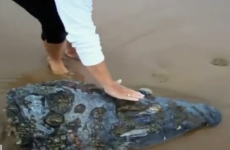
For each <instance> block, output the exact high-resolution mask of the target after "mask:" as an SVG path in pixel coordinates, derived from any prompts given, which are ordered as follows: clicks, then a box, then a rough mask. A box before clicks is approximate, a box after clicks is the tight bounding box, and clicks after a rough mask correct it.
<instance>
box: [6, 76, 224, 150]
mask: <svg viewBox="0 0 230 150" xmlns="http://www.w3.org/2000/svg"><path fill="white" fill-rule="evenodd" d="M141 92H142V93H144V94H145V95H146V97H145V98H144V99H143V100H141V101H139V102H129V101H122V100H116V99H114V98H112V97H110V96H108V95H107V94H105V93H104V92H103V90H101V89H98V88H97V87H96V86H95V85H93V84H87V83H82V82H74V81H67V80H57V81H51V82H46V83H41V84H31V85H27V86H24V87H20V88H16V89H12V90H11V91H10V92H9V93H8V95H7V107H6V114H7V117H8V122H9V127H8V131H9V133H11V132H12V131H13V132H12V133H14V135H15V136H16V138H17V140H18V142H17V144H19V145H20V146H22V147H25V148H28V149H33V150H38V149H40V150H128V149H133V148H144V147H146V146H151V145H155V144H158V143H162V142H164V141H166V140H167V139H172V138H174V137H177V136H180V135H182V134H184V133H186V132H188V131H192V130H194V129H198V128H200V127H204V126H215V125H217V124H219V123H220V122H221V119H222V117H221V113H220V112H219V111H218V110H217V109H215V108H214V107H212V106H209V105H206V104H192V103H188V102H185V101H181V100H171V99H169V98H163V97H154V96H153V95H151V94H149V90H144V89H142V90H141Z"/></svg>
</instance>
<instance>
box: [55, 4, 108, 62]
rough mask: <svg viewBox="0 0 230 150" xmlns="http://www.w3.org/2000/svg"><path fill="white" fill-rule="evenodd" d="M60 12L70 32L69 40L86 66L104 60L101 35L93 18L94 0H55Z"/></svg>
mask: <svg viewBox="0 0 230 150" xmlns="http://www.w3.org/2000/svg"><path fill="white" fill-rule="evenodd" d="M55 3H56V7H57V10H58V14H59V16H60V18H61V20H62V22H63V24H64V26H65V29H66V31H67V33H68V35H67V40H68V41H69V42H70V43H72V46H73V47H74V48H75V49H76V51H77V53H78V55H79V57H80V59H81V62H82V63H83V65H85V66H93V65H97V64H99V63H101V62H102V61H104V55H103V53H102V48H101V43H100V37H99V35H98V34H97V33H96V27H95V25H94V23H93V20H92V10H93V1H92V0H55Z"/></svg>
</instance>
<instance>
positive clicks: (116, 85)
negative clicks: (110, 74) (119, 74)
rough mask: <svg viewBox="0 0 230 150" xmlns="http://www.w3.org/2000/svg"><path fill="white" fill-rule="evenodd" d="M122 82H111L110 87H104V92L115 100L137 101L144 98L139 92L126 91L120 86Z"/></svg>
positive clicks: (126, 89)
mask: <svg viewBox="0 0 230 150" xmlns="http://www.w3.org/2000/svg"><path fill="white" fill-rule="evenodd" d="M121 82H122V80H118V81H115V82H113V83H112V84H110V85H107V86H105V87H104V90H105V92H106V93H107V94H109V95H110V96H112V97H115V98H117V99H123V100H130V101H138V100H139V99H142V98H144V95H143V94H141V93H140V92H137V91H134V90H131V89H128V88H126V87H124V86H122V85H120V84H121Z"/></svg>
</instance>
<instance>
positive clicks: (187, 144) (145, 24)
mask: <svg viewBox="0 0 230 150" xmlns="http://www.w3.org/2000/svg"><path fill="white" fill-rule="evenodd" d="M94 11H95V12H94V18H95V23H96V25H97V26H98V32H99V33H100V35H101V41H102V46H103V50H104V53H105V55H106V61H107V62H108V66H109V68H110V70H111V72H112V74H113V77H114V79H119V78H121V79H122V80H123V82H124V85H126V86H130V87H134V88H135V87H150V88H151V89H153V91H155V93H156V94H160V95H164V96H172V97H182V98H188V100H191V101H195V102H205V103H210V104H212V105H214V106H216V107H218V108H220V109H221V111H222V113H223V117H224V118H223V120H224V121H223V123H222V124H221V125H220V126H218V127H217V128H215V129H208V130H201V131H198V132H195V133H192V134H191V135H190V136H184V137H183V138H178V139H175V140H172V141H170V142H167V143H165V144H161V145H159V146H157V147H154V150H166V149H167V150H168V149H173V150H185V149H186V150H194V149H196V150H203V149H209V150H228V149H229V138H230V130H229V125H230V121H229V120H230V119H229V118H230V109H229V107H230V100H229V99H230V92H229V89H230V67H229V60H230V49H229V48H230V42H229V39H230V28H229V26H230V19H229V15H230V9H229V1H227V0H218V1H217V0H155V1H152V0H145V1H133V0H126V1H122V0H116V1H108V0H100V1H97V0H96V1H95V7H94ZM0 33H1V34H0V36H1V40H0V98H1V100H2V103H1V105H0V106H1V107H0V110H1V109H3V108H4V106H5V96H6V93H7V92H8V90H9V89H10V88H13V87H17V86H22V85H25V84H28V83H36V82H41V81H47V80H54V79H58V78H61V77H57V76H53V75H51V74H50V72H49V70H48V69H47V62H46V55H45V51H44V49H43V47H42V44H41V41H40V26H39V24H38V22H37V21H36V20H35V19H33V18H32V17H31V16H30V15H29V14H27V13H26V12H25V11H24V10H23V9H21V8H20V7H18V6H17V5H16V4H14V3H13V2H12V1H8V0H1V1H0ZM216 58H217V60H216V61H215V62H213V60H214V59H216ZM65 61H66V64H67V66H68V68H70V69H71V70H73V71H74V72H78V73H79V74H81V75H79V76H78V75H77V77H76V78H75V79H76V80H85V81H88V82H95V81H94V80H93V79H92V78H91V77H90V76H89V74H88V73H87V71H86V70H85V69H84V67H82V65H81V64H80V63H79V62H76V61H74V60H68V59H66V60H65ZM213 64H214V65H213ZM25 74H26V75H25ZM83 76H84V77H83ZM166 89H167V90H166ZM178 93H183V94H178ZM188 95H191V96H188ZM0 115H1V116H0V117H1V118H3V119H1V120H0V126H1V127H3V125H4V122H5V118H4V115H3V114H2V113H0ZM1 131H2V128H0V132H1ZM12 146H13V145H12V140H11V139H8V138H7V140H5V141H4V142H3V148H4V150H13V147H12ZM151 149H153V148H150V149H149V150H151Z"/></svg>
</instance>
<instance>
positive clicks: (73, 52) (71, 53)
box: [64, 42, 80, 61]
mask: <svg viewBox="0 0 230 150" xmlns="http://www.w3.org/2000/svg"><path fill="white" fill-rule="evenodd" d="M64 53H65V55H66V56H67V57H70V58H73V59H76V60H78V61H80V58H79V56H78V54H77V52H76V50H75V49H74V48H73V47H72V46H71V44H70V43H69V42H67V44H66V49H65V52H64Z"/></svg>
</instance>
